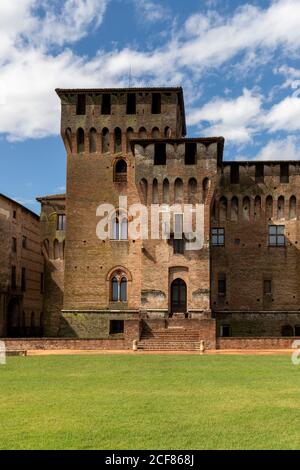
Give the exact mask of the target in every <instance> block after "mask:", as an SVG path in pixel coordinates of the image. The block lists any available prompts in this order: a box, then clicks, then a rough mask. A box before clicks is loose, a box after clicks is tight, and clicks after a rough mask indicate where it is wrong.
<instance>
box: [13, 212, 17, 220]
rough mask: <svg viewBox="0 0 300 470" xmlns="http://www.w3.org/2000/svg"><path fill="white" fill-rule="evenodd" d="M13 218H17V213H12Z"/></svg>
mask: <svg viewBox="0 0 300 470" xmlns="http://www.w3.org/2000/svg"><path fill="white" fill-rule="evenodd" d="M13 218H14V219H16V218H17V211H13Z"/></svg>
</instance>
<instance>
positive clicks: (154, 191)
mask: <svg viewBox="0 0 300 470" xmlns="http://www.w3.org/2000/svg"><path fill="white" fill-rule="evenodd" d="M152 204H158V181H157V179H156V178H154V180H153V183H152Z"/></svg>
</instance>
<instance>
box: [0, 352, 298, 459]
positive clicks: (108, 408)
mask: <svg viewBox="0 0 300 470" xmlns="http://www.w3.org/2000/svg"><path fill="white" fill-rule="evenodd" d="M0 423H1V437H0V449H112V450H114V449H116V450H120V449H128V450H132V449H137V450H138V449H166V450H167V449H172V450H175V449H300V427H299V423H300V366H298V367H296V366H293V365H292V363H291V360H290V358H289V357H288V356H271V357H265V356H263V357H261V356H260V357H256V356H185V355H183V356H168V355H161V356H130V355H128V356H126V355H116V356H115V355H114V356H113V355H111V356H48V357H31V358H30V357H29V358H21V357H19V358H17V357H12V358H9V359H8V364H7V366H0Z"/></svg>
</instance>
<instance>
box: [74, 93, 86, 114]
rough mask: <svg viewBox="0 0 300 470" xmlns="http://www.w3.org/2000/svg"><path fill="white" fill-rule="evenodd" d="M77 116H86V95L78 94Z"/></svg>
mask: <svg viewBox="0 0 300 470" xmlns="http://www.w3.org/2000/svg"><path fill="white" fill-rule="evenodd" d="M76 114H77V116H84V115H85V114H86V95H77V106H76Z"/></svg>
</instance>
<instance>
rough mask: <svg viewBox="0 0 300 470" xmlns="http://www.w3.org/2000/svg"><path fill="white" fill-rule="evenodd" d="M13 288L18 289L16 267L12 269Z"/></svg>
mask: <svg viewBox="0 0 300 470" xmlns="http://www.w3.org/2000/svg"><path fill="white" fill-rule="evenodd" d="M11 287H12V289H15V288H16V287H17V274H16V267H15V266H12V267H11Z"/></svg>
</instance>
